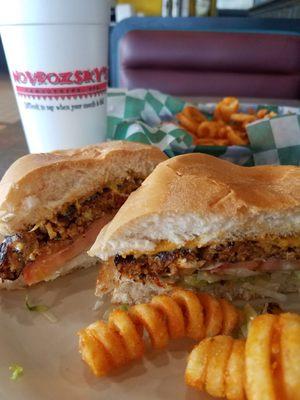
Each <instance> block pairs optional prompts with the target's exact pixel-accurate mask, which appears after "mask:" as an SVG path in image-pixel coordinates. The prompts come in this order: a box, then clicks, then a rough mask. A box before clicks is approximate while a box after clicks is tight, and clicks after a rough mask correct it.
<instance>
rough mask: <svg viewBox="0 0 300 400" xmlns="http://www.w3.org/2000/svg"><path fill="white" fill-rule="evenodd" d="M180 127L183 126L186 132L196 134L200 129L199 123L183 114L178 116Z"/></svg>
mask: <svg viewBox="0 0 300 400" xmlns="http://www.w3.org/2000/svg"><path fill="white" fill-rule="evenodd" d="M176 118H177V119H178V121H179V123H180V125H182V126H183V127H184V128H185V129H186V130H188V131H190V132H193V133H196V132H197V128H198V122H196V121H194V120H193V119H191V118H189V117H187V116H186V115H184V114H183V113H179V114H177V115H176Z"/></svg>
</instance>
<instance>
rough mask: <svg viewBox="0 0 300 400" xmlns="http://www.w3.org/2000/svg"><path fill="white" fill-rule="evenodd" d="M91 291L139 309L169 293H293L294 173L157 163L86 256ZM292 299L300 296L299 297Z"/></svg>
mask: <svg viewBox="0 0 300 400" xmlns="http://www.w3.org/2000/svg"><path fill="white" fill-rule="evenodd" d="M89 254H90V255H91V256H96V257H98V258H100V259H101V260H102V263H101V267H100V273H99V279H98V282H97V288H96V294H97V295H98V296H102V295H103V294H105V293H110V295H111V296H112V301H113V302H115V303H138V302H143V301H146V300H148V299H150V298H151V296H152V295H154V294H159V293H163V292H166V291H169V290H170V289H171V288H173V287H174V286H181V287H184V288H189V289H192V290H196V291H197V290H199V291H202V292H203V291H204V292H208V293H211V294H214V295H216V296H221V297H225V298H227V299H230V300H233V301H235V302H236V303H237V304H238V303H241V305H243V304H244V303H245V302H249V303H250V304H251V302H252V303H253V305H254V303H255V302H257V303H260V302H264V304H267V303H270V302H272V303H276V304H280V303H282V302H284V301H285V300H286V299H287V296H288V295H289V294H290V295H295V296H296V298H297V299H298V300H297V301H298V303H299V293H300V168H299V167H296V166H257V167H241V166H237V165H234V164H232V163H230V162H227V161H224V160H221V159H218V158H215V157H212V156H208V155H204V154H187V155H182V156H178V157H174V158H172V159H169V160H167V161H164V162H163V163H161V164H159V165H158V166H157V167H156V168H155V169H154V171H153V172H152V174H150V175H149V177H148V178H147V179H146V180H145V181H144V182H143V184H142V185H141V187H140V188H139V189H138V190H137V191H136V192H134V193H132V194H131V195H130V196H129V198H128V200H127V201H126V202H125V204H123V206H122V207H121V208H120V210H119V211H118V213H117V214H116V216H115V217H114V218H113V220H112V221H111V222H110V223H109V224H108V225H107V226H106V227H105V228H104V229H103V230H102V231H101V232H100V234H99V236H98V238H97V240H96V242H95V243H94V245H93V246H92V248H91V249H90V251H89ZM297 296H298V297H297Z"/></svg>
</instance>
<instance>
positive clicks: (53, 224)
mask: <svg viewBox="0 0 300 400" xmlns="http://www.w3.org/2000/svg"><path fill="white" fill-rule="evenodd" d="M141 182H142V179H140V178H136V179H134V178H132V179H130V181H129V180H128V181H124V182H122V183H120V184H119V185H117V186H116V187H115V188H114V189H112V188H110V187H105V188H103V189H102V190H100V191H97V192H96V193H93V194H92V195H90V196H88V197H85V198H82V199H79V200H78V201H77V202H76V203H72V204H66V205H65V206H64V207H63V208H62V209H61V210H60V211H59V212H58V213H57V214H56V215H55V216H54V217H53V218H52V219H51V220H45V221H43V222H41V223H40V224H37V225H35V226H30V227H28V229H27V230H24V231H22V232H18V233H16V234H14V235H11V236H6V237H5V239H4V240H3V242H2V243H1V244H0V278H1V279H8V280H15V279H17V278H18V277H19V275H20V274H21V272H22V270H23V268H24V267H25V265H26V264H27V263H28V262H30V261H34V260H35V259H36V257H37V256H39V255H41V254H52V253H54V252H57V251H58V250H60V249H61V248H63V247H65V246H67V245H68V244H70V243H72V241H73V240H74V239H75V238H76V237H78V236H79V235H80V234H82V233H84V232H85V231H86V230H87V228H88V227H89V226H90V225H91V224H92V223H93V222H94V221H96V220H97V219H99V218H101V217H102V216H103V214H105V213H110V212H113V211H115V210H118V209H119V208H120V207H121V205H122V204H123V203H124V202H125V200H126V199H127V197H128V196H129V194H130V193H131V192H132V191H133V190H135V189H137V188H138V187H139V186H140V184H141Z"/></svg>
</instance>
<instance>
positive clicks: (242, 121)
mask: <svg viewBox="0 0 300 400" xmlns="http://www.w3.org/2000/svg"><path fill="white" fill-rule="evenodd" d="M238 109H239V101H238V99H237V98H236V97H225V98H224V99H223V100H221V101H220V102H219V103H218V104H217V105H216V108H215V111H214V115H213V120H212V121H209V120H208V119H207V118H206V117H205V115H204V114H202V113H201V112H200V111H199V110H198V109H197V108H196V107H193V106H187V107H185V108H184V109H183V110H182V112H181V113H179V114H177V116H176V117H177V120H178V122H179V125H180V126H181V127H182V128H183V129H185V130H186V131H187V132H188V133H190V134H191V136H192V137H193V142H194V144H195V145H199V146H231V145H238V146H246V145H248V144H249V140H248V136H247V132H246V126H247V125H248V124H250V123H251V122H253V121H256V120H258V119H261V118H273V117H275V116H276V115H277V114H276V113H275V112H273V111H269V110H267V109H260V110H259V111H258V112H256V111H255V110H253V109H249V110H248V113H239V112H238Z"/></svg>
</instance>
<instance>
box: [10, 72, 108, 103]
mask: <svg viewBox="0 0 300 400" xmlns="http://www.w3.org/2000/svg"><path fill="white" fill-rule="evenodd" d="M107 75H108V71H107V67H100V68H92V69H86V70H75V71H67V72H43V71H36V72H30V71H24V72H22V71H13V73H12V77H13V80H14V82H15V86H16V91H17V93H18V95H20V96H25V97H32V98H38V99H40V98H48V99H65V98H67V99H70V98H83V97H93V96H99V95H101V94H102V93H104V92H105V91H106V89H107Z"/></svg>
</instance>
